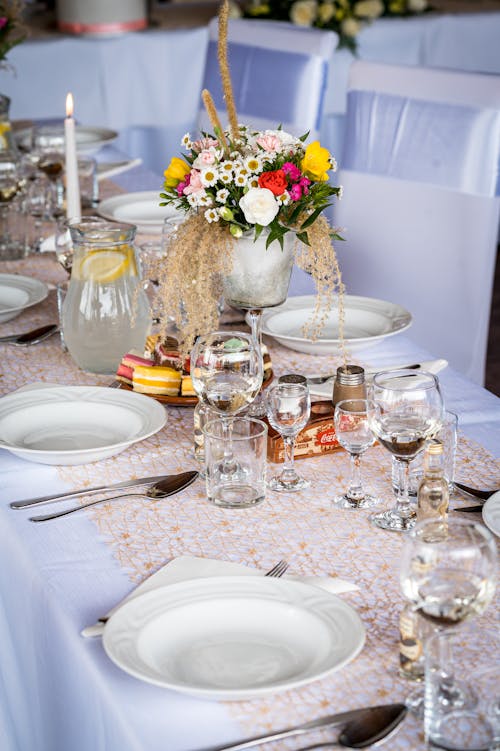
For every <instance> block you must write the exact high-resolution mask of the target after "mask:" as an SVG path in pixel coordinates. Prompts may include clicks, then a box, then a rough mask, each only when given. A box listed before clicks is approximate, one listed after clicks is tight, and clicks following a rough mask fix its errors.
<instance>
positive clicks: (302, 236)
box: [297, 232, 311, 247]
mask: <svg viewBox="0 0 500 751" xmlns="http://www.w3.org/2000/svg"><path fill="white" fill-rule="evenodd" d="M297 238H298V239H299V240H300V241H301V242H303V243H304V245H309V247H311V243H310V242H309V237H308V236H307V232H297Z"/></svg>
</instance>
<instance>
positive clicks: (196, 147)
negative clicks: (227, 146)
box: [191, 138, 219, 153]
mask: <svg viewBox="0 0 500 751" xmlns="http://www.w3.org/2000/svg"><path fill="white" fill-rule="evenodd" d="M218 145H219V142H218V141H216V140H215V139H214V138H200V140H199V141H193V143H192V144H191V148H192V149H193V151H196V152H197V153H200V151H203V150H204V149H209V148H210V147H211V146H218Z"/></svg>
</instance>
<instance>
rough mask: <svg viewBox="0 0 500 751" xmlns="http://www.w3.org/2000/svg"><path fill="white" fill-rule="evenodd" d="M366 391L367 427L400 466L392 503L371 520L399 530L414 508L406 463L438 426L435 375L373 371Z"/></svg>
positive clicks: (440, 400)
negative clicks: (368, 389) (398, 481)
mask: <svg viewBox="0 0 500 751" xmlns="http://www.w3.org/2000/svg"><path fill="white" fill-rule="evenodd" d="M370 395H371V399H370V401H369V403H368V406H367V413H368V422H369V425H370V428H371V430H372V432H373V434H374V436H375V438H377V439H378V441H379V442H380V443H381V444H382V446H384V448H386V449H387V450H388V451H390V452H391V454H392V455H393V456H394V457H395V458H396V460H397V461H398V463H399V464H400V465H401V466H402V469H403V470H404V471H401V473H400V474H401V485H400V487H399V488H398V490H397V494H396V495H397V501H396V506H395V507H394V508H393V509H389V510H387V511H383V512H381V513H379V514H374V515H373V516H372V517H371V521H372V523H373V524H375V525H376V526H377V527H381V528H382V529H389V530H395V531H398V532H400V531H404V530H407V529H411V528H412V527H413V526H414V524H415V511H414V510H413V509H412V507H411V505H410V497H409V494H408V485H409V463H410V461H411V460H412V459H414V458H415V456H417V454H418V453H419V452H420V451H422V450H423V448H424V445H425V441H426V440H427V438H430V437H432V435H433V434H434V433H435V432H436V431H437V430H438V429H439V427H440V426H441V422H442V419H443V398H442V396H441V392H440V389H439V383H438V380H437V378H436V376H435V375H433V374H432V373H427V372H426V371H423V370H419V371H415V370H392V371H382V372H381V373H377V374H376V375H375V376H374V377H373V381H372V385H371V394H370Z"/></svg>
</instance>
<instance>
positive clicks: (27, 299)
mask: <svg viewBox="0 0 500 751" xmlns="http://www.w3.org/2000/svg"><path fill="white" fill-rule="evenodd" d="M48 294H49V288H48V287H47V285H46V284H44V282H41V281H40V280H39V279H32V278H31V277H29V276H21V275H20V274H0V323H5V321H10V319H11V318H15V317H16V316H18V315H19V313H22V312H23V310H26V308H29V307H31V306H32V305H36V304H37V303H39V302H41V301H42V300H45V298H46V297H47V295H48Z"/></svg>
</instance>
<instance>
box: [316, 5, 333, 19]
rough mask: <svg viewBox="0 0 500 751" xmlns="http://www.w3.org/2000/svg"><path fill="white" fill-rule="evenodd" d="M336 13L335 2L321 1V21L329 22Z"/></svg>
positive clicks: (319, 10) (319, 14) (319, 12)
mask: <svg viewBox="0 0 500 751" xmlns="http://www.w3.org/2000/svg"><path fill="white" fill-rule="evenodd" d="M334 15H335V6H334V5H333V3H330V2H326V3H321V5H320V6H319V8H318V18H319V20H320V21H321V23H328V22H329V21H331V20H332V18H333V16H334Z"/></svg>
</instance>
